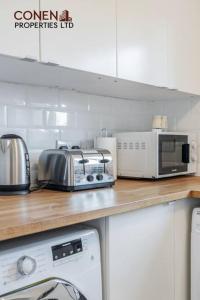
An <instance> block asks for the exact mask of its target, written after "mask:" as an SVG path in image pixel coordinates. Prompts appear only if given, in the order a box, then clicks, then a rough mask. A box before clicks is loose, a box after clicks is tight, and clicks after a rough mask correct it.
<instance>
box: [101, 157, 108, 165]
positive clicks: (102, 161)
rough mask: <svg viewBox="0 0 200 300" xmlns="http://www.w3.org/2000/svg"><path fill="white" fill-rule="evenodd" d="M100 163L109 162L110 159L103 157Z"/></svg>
mask: <svg viewBox="0 0 200 300" xmlns="http://www.w3.org/2000/svg"><path fill="white" fill-rule="evenodd" d="M100 163H101V164H107V163H109V159H105V158H104V159H101V160H100Z"/></svg>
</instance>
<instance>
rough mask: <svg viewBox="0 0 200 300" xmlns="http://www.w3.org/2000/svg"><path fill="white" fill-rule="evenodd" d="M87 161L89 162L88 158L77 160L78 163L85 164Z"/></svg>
mask: <svg viewBox="0 0 200 300" xmlns="http://www.w3.org/2000/svg"><path fill="white" fill-rule="evenodd" d="M87 163H89V160H88V159H81V160H79V164H87Z"/></svg>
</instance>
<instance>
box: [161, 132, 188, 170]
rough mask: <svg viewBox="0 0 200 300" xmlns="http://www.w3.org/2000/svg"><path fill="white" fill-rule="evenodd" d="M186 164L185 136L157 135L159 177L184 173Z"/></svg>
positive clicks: (186, 167) (186, 147) (186, 138)
mask: <svg viewBox="0 0 200 300" xmlns="http://www.w3.org/2000/svg"><path fill="white" fill-rule="evenodd" d="M188 163H189V144H188V136H187V135H167V134H166V135H159V175H170V174H177V173H185V172H187V171H188Z"/></svg>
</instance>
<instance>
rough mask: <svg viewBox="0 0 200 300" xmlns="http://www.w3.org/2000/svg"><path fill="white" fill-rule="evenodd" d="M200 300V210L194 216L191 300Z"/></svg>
mask: <svg viewBox="0 0 200 300" xmlns="http://www.w3.org/2000/svg"><path fill="white" fill-rule="evenodd" d="M199 299H200V208H195V209H194V210H193V215H192V237H191V300H199Z"/></svg>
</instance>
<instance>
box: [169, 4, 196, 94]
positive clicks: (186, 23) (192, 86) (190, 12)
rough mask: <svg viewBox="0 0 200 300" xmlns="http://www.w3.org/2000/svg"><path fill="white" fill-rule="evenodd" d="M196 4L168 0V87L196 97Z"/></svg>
mask: <svg viewBox="0 0 200 300" xmlns="http://www.w3.org/2000/svg"><path fill="white" fill-rule="evenodd" d="M199 54H200V1H199V0H170V1H169V8H168V78H169V84H168V85H169V87H170V88H175V89H178V90H180V91H183V92H189V93H194V94H198V95H200V55H199Z"/></svg>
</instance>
